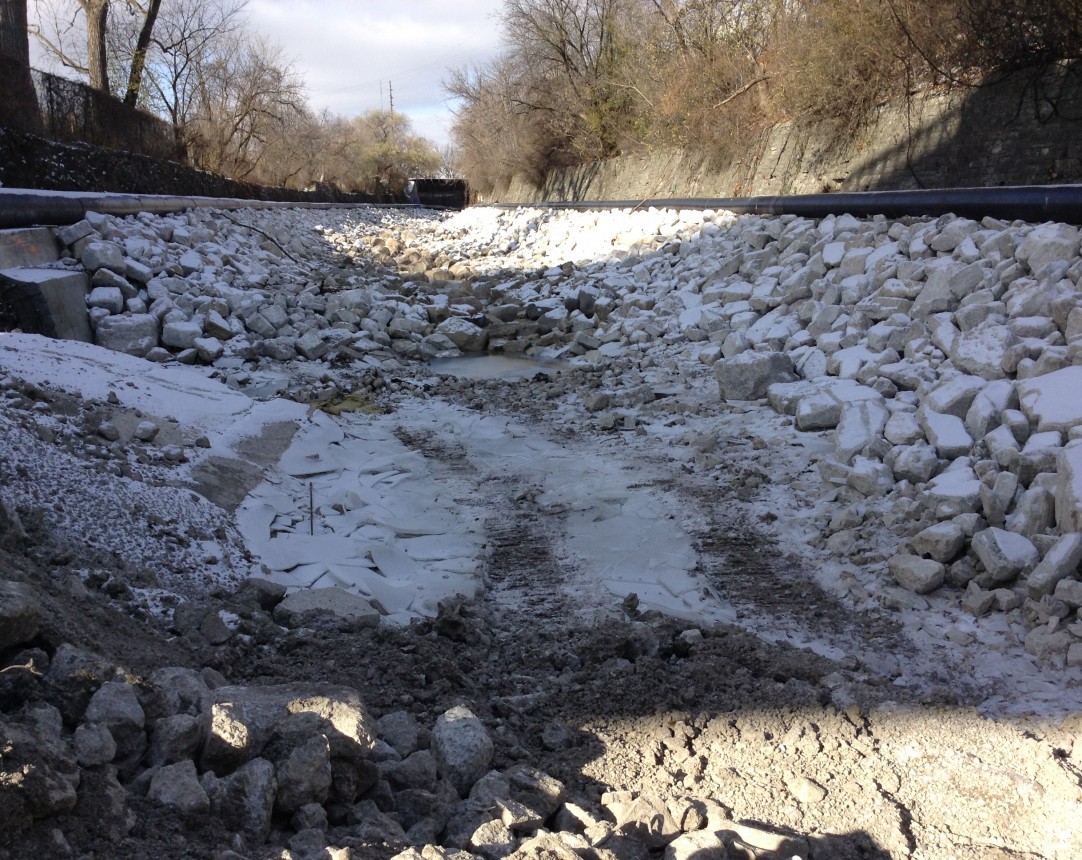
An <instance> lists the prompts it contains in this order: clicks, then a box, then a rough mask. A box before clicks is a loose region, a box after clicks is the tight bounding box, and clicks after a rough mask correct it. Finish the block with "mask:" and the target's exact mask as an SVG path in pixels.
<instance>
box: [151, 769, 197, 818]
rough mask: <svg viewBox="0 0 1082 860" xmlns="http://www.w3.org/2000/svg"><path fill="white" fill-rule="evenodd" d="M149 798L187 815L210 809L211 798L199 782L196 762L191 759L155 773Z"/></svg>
mask: <svg viewBox="0 0 1082 860" xmlns="http://www.w3.org/2000/svg"><path fill="white" fill-rule="evenodd" d="M147 799H148V800H150V801H152V802H153V803H157V804H158V805H159V806H165V807H168V808H169V809H175V810H177V812H180V813H183V814H185V815H204V814H206V813H207V812H209V811H210V798H209V797H208V796H207V792H206V791H205V790H204V788H203V786H202V785H200V784H199V777H198V775H197V774H196V772H195V763H194V762H192V761H191V760H189V759H185V760H184V761H181V762H177V763H176V764H170V765H166V766H165V767H163V768H161V769H160V770H159V771H158V772H157V773H155V774H154V776H153V777H152V778H151V780H150V790H149V791H148V792H147Z"/></svg>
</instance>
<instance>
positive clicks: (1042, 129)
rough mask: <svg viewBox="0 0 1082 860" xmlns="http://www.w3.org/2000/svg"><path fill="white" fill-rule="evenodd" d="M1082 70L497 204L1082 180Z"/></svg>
mask: <svg viewBox="0 0 1082 860" xmlns="http://www.w3.org/2000/svg"><path fill="white" fill-rule="evenodd" d="M1080 132H1082V70H1080V69H1079V68H1071V67H1063V68H1060V69H1057V70H1056V71H1055V72H1054V73H1050V74H1048V75H1045V76H1043V77H1041V78H1038V79H1035V78H1034V77H1033V75H1032V74H1018V75H1015V76H1013V77H1011V78H1009V79H1006V80H1004V81H1002V82H999V83H995V84H989V85H987V86H985V87H983V88H971V89H954V90H951V91H947V92H944V91H936V92H930V93H925V94H922V95H919V96H913V97H912V98H910V99H908V100H905V101H901V102H891V103H888V104H884V105H881V106H880V107H879V108H877V109H876V110H875V112H874V113H873V115H872V116H870V117H869V118H868V119H867V121H866V122H865V123H863V125H862V127H861V128H860V129H859V130H858V131H857V132H856V133H851V132H849V131H847V130H846V129H844V128H842V127H840V125H839V124H838V123H831V122H819V123H813V124H801V123H798V122H786V123H780V124H778V125H776V126H773V127H771V128H769V129H767V130H765V131H764V132H763V133H762V134H761V135H760V137H759V139H758V140H757V141H756V143H755V144H754V145H753V146H752V147H751V148H750V149H749V150H748V153H747V156H746V157H745V158H742V159H739V160H737V161H734V162H730V163H728V164H716V163H711V160H710V158H709V156H707V155H704V154H702V153H696V152H689V151H658V152H655V153H650V154H642V155H629V156H624V157H621V158H616V159H612V160H609V161H605V162H600V163H592V164H587V165H583V166H581V167H577V168H568V169H565V170H559V171H555V172H554V173H553V174H552V175H551V176H550V177H549V178H548V180H547V181H546V182H545V184H544V185H543V186H542V187H541V188H537V187H536V186H533V185H532V184H530V183H528V182H526V181H524V180H522V179H516V180H515V181H514V182H513V183H512V184H511V186H510V188H508V189H507V190H506V191H504V192H501V193H498V194H497V195H494V199H493V200H492V201H489V202H505V203H515V202H519V203H536V202H540V201H542V200H568V201H571V200H631V199H648V198H661V197H745V196H747V197H752V196H760V195H774V194H811V193H818V192H823V191H870V190H883V189H915V188H964V187H990V186H999V185H1043V184H1055V183H1072V182H1082V133H1080Z"/></svg>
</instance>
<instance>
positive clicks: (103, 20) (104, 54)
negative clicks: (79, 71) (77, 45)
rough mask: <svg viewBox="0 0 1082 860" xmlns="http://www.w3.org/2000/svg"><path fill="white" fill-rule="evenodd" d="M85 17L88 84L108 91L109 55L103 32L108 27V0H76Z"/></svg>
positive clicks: (105, 91)
mask: <svg viewBox="0 0 1082 860" xmlns="http://www.w3.org/2000/svg"><path fill="white" fill-rule="evenodd" d="M76 2H77V3H78V4H79V7H80V8H81V9H82V10H83V15H84V16H85V17H86V71H87V76H88V77H89V78H90V86H92V87H93V88H94V89H96V90H99V91H100V92H103V93H107V92H109V55H108V51H107V49H106V41H105V34H106V32H107V31H108V29H109V0H76Z"/></svg>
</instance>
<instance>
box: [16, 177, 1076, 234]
mask: <svg viewBox="0 0 1082 860" xmlns="http://www.w3.org/2000/svg"><path fill="white" fill-rule="evenodd" d="M367 206H380V207H383V208H405V207H406V206H408V204H405V205H403V204H387V203H384V204H374V203H305V202H299V203H298V202H282V201H268V200H241V199H237V198H230V197H169V196H163V195H144V194H90V193H86V194H84V193H80V192H66V191H30V190H26V189H15V188H0V229H2V228H9V227H27V226H31V225H35V224H72V223H74V222H76V221H78V220H80V219H82V218H84V217H85V216H86V213H87V212H100V213H102V214H106V215H134V214H136V213H138V212H150V213H152V214H165V213H168V212H180V211H183V210H185V209H198V208H213V209H275V208H307V209H347V208H358V207H367ZM495 206H496V207H497V208H503V209H521V208H550V209H642V208H646V207H657V208H661V209H719V210H728V211H730V212H736V213H738V214H755V215H801V216H804V217H809V218H822V217H825V216H827V215H840V214H843V213H848V214H850V215H855V216H858V217H871V216H874V215H884V216H886V217H888V218H902V217H906V216H914V217H920V216H932V217H935V216H939V215H944V214H946V213H953V214H955V215H959V216H964V217H967V218H976V219H979V218H983V217H985V216H992V217H994V218H1000V219H1005V220H1016V219H1017V220H1021V221H1030V222H1041V221H1062V222H1065V223H1068V224H1080V225H1082V185H1026V186H1010V187H1003V188H947V189H936V190H928V191H923V190H922V191H843V192H838V193H833V194H797V195H793V196H788V197H785V196H773V197H719V198H688V199H683V198H680V199H665V198H659V199H651V200H593V201H589V200H588V201H579V202H570V203H566V202H545V203H534V204H512V203H500V204H495Z"/></svg>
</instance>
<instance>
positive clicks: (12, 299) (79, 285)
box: [0, 269, 94, 343]
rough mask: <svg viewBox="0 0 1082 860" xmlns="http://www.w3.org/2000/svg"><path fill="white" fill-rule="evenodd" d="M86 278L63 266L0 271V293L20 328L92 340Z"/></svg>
mask: <svg viewBox="0 0 1082 860" xmlns="http://www.w3.org/2000/svg"><path fill="white" fill-rule="evenodd" d="M89 289H90V277H89V276H88V275H87V274H86V273H85V272H69V271H65V270H63V269H5V270H3V271H0V296H3V297H4V299H5V300H6V301H7V302H8V304H9V305H11V307H12V309H13V310H14V311H15V315H16V317H17V318H18V320H19V325H20V327H21V328H22V329H23V330H24V331H28V332H33V333H35V334H43V335H46V336H47V337H53V338H60V339H63V340H81V341H83V342H84V343H93V342H94V334H93V332H92V331H91V330H90V319H89V317H88V316H87V310H86V295H87V291H88V290H89Z"/></svg>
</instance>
